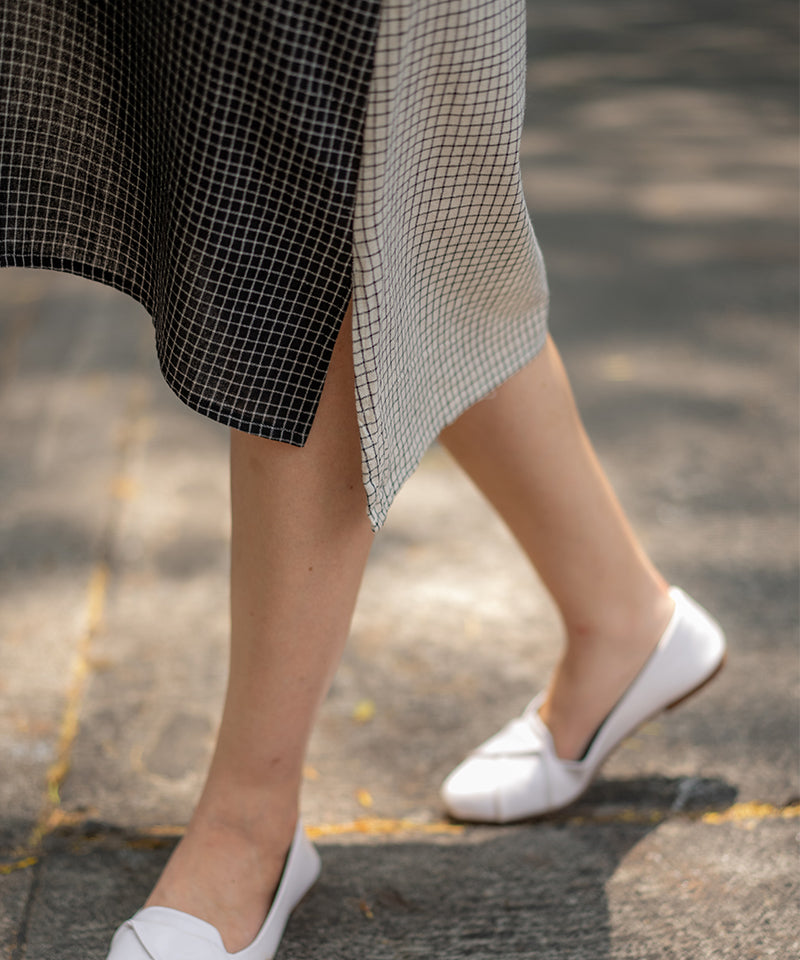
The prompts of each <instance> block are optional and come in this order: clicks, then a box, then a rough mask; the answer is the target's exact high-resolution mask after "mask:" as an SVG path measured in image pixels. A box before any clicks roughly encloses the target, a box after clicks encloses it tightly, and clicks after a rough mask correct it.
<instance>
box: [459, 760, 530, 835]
mask: <svg viewBox="0 0 800 960" xmlns="http://www.w3.org/2000/svg"><path fill="white" fill-rule="evenodd" d="M547 796H548V791H547V785H546V782H545V780H544V769H543V766H542V764H541V762H540V760H539V757H537V756H518V757H514V756H509V757H503V756H491V755H489V756H480V755H476V756H472V757H468V758H467V759H466V760H465V761H464V762H463V763H461V764H460V765H459V766H458V767H456V769H455V770H454V771H453V772H452V773H451V774H450V776H449V777H448V778H447V779H446V780H445V782H444V784H443V786H442V800H443V802H444V804H445V807H446V808H447V810H448V812H449V813H450V814H451V816H454V817H456V818H457V819H458V820H467V821H477V822H482V823H508V822H510V821H512V820H520V819H522V818H524V817H531V816H536V814H538V813H541V812H544V810H546V809H547V806H548V802H547ZM537 798H540V799H541V803H537Z"/></svg>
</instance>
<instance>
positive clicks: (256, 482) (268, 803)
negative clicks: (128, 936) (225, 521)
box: [148, 311, 372, 952]
mask: <svg viewBox="0 0 800 960" xmlns="http://www.w3.org/2000/svg"><path fill="white" fill-rule="evenodd" d="M231 504H232V542H231V657H230V676H229V680H228V691H227V696H226V701H225V709H224V713H223V718H222V725H221V728H220V731H219V737H218V741H217V746H216V751H215V753H214V757H213V761H212V763H211V767H210V771H209V774H208V779H207V782H206V785H205V788H204V790H203V793H202V796H201V798H200V801H199V804H198V806H197V809H196V810H195V813H194V815H193V817H192V820H191V822H190V824H189V826H188V829H187V831H186V834H185V836H184V838H183V839H182V840H181V842H180V844H179V845H178V847H177V848H176V850H175V852H174V853H173V855H172V857H171V859H170V861H169V863H168V864H167V867H166V869H165V870H164V873H163V874H162V876H161V878H160V880H159V881H158V883H157V885H156V887H155V889H154V891H153V893H152V894H151V896H150V899H149V900H148V905H151V906H152V905H161V906H169V907H173V908H175V909H178V910H183V911H185V912H187V913H190V914H192V915H194V916H197V917H200V918H201V919H204V920H207V921H209V922H210V923H212V924H213V925H214V926H216V927H217V929H218V930H219V931H220V933H221V934H222V937H223V940H224V942H225V946H226V949H227V950H228V951H229V952H233V951H236V950H240V949H242V948H243V947H245V946H247V945H248V944H249V943H250V942H251V941H252V940H253V937H254V936H255V934H256V933H257V932H258V929H259V927H260V926H261V924H262V923H263V921H264V917H265V916H266V913H267V909H268V907H269V905H270V902H271V898H272V895H273V893H274V890H275V887H276V885H277V882H278V879H279V875H280V872H281V868H282V866H283V861H284V858H285V856H286V852H287V850H288V847H289V844H290V841H291V838H292V834H293V831H294V826H295V823H296V817H297V808H298V798H299V791H300V782H301V778H302V769H303V758H304V754H305V749H306V744H307V741H308V738H309V735H310V733H311V728H312V724H313V720H314V716H315V713H316V711H317V708H318V706H319V704H320V701H321V700H322V698H323V697H324V695H325V692H326V690H327V688H328V685H329V683H330V681H331V679H332V677H333V674H334V671H335V669H336V665H337V664H338V661H339V657H340V654H341V651H342V648H343V646H344V642H345V639H346V636H347V632H348V627H349V624H350V618H351V615H352V611H353V607H354V604H355V600H356V594H357V592H358V587H359V583H360V581H361V575H362V571H363V569H364V565H365V563H366V559H367V554H368V553H369V548H370V544H371V541H372V534H371V531H370V527H369V523H368V520H367V515H366V502H365V495H364V489H363V484H362V481H361V450H360V444H359V437H358V427H357V423H356V414H355V400H354V384H353V366H352V347H351V334H350V312H349V311H348V315H347V317H346V318H345V322H344V324H343V326H342V332H341V333H340V335H339V339H338V342H337V344H336V349H335V350H334V354H333V359H332V361H331V366H330V370H329V373H328V378H327V381H326V384H325V389H324V392H323V395H322V400H321V403H320V407H319V411H318V413H317V416H316V419H315V421H314V425H313V428H312V430H311V434H310V437H309V439H308V442H307V444H306V446H305V447H303V448H302V449H300V448H297V447H292V446H289V445H287V444H283V443H278V442H275V441H270V440H264V439H261V438H257V437H253V436H249V435H247V434H244V433H241V432H239V431H232V432H231Z"/></svg>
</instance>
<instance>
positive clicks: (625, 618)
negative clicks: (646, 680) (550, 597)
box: [564, 578, 675, 665]
mask: <svg viewBox="0 0 800 960" xmlns="http://www.w3.org/2000/svg"><path fill="white" fill-rule="evenodd" d="M659 579H660V578H659ZM674 609H675V604H674V601H673V600H672V597H670V595H669V588H668V586H667V585H666V584H665V583H663V581H662V582H660V583H654V584H652V586H651V588H650V589H646V590H642V591H641V592H639V593H637V594H633V593H632V594H629V595H627V596H622V597H620V598H617V599H614V600H609V601H605V602H602V603H599V604H597V605H596V607H595V608H594V609H592V610H591V611H589V612H587V613H585V614H584V616H582V617H580V618H577V617H573V618H572V619H570V620H567V618H566V617H565V618H564V625H565V632H566V646H565V651H564V661H565V665H568V664H569V663H570V662H571V661H578V662H579V661H580V659H581V658H582V657H584V656H585V655H591V654H593V653H597V654H602V655H609V654H610V655H612V656H613V655H617V654H619V655H623V656H624V655H627V654H628V653H636V652H637V651H639V650H641V649H642V648H643V647H648V646H654V645H655V643H656V642H657V641H658V639H659V638H660V637H661V635H662V634H663V632H664V630H665V629H666V627H667V624H668V623H669V621H670V619H671V617H672V613H673V611H674Z"/></svg>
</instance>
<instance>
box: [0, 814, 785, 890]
mask: <svg viewBox="0 0 800 960" xmlns="http://www.w3.org/2000/svg"><path fill="white" fill-rule="evenodd" d="M799 817H800V802H795V803H790V804H787V805H786V806H784V807H776V806H775V805H774V804H771V803H762V802H759V801H757V800H751V801H748V802H745V803H734V804H732V805H731V806H730V807H728V808H727V809H725V810H719V811H716V810H712V811H706V812H705V813H698V814H697V815H692V814H691V813H687V812H685V811H681V812H670V811H669V810H636V809H634V808H628V809H626V810H620V811H616V812H615V813H612V814H608V816H604V815H601V814H598V815H597V816H587V817H570V818H569V819H568V820H567V821H566V822H567V824H568V825H569V824H574V825H580V826H583V825H591V824H593V823H594V824H610V823H643V824H658V823H661V822H663V821H666V820H693V821H695V822H701V823H704V824H708V825H710V826H716V825H718V824H723V823H734V824H737V825H740V826H743V827H745V828H746V829H753V827H754V826H755V825H756V824H757V823H761V822H763V821H765V820H789V819H796V818H799ZM67 822H68V823H69V824H70V825H72V826H73V827H79V826H80V823H81V817H80V816H79V815H76V814H65V813H63V812H62V811H60V810H58V809H51V810H49V811H48V813H47V816H46V818H44V819H43V821H42V822H41V823H40V824H37V828H36V830H35V831H34V835H33V836H32V838H31V842H30V843H29V845H28V849H27V851H18V853H17V859H16V860H12V861H11V862H8V863H0V876H4V875H8V874H10V873H13V872H14V871H15V870H26V869H28V868H29V867H32V866H34V865H35V864H36V863H38V862H39V857H38V856H37V855H36V853H35V851H36V850H37V849H38V844H39V843H40V842H41V840H42V839H43V837H44V836H46V835H47V834H48V833H49V832H51V831H52V830H55V829H56V828H57V827H59V826H60V825H61V824H63V823H67ZM469 826H470V825H469V824H463V823H451V822H449V821H444V820H437V821H434V822H432V823H422V822H420V821H419V820H409V819H406V818H402V817H401V818H396V819H393V818H384V817H361V818H359V819H357V820H346V821H344V822H342V823H317V824H308V825H307V826H306V828H305V830H306V834H307V835H308V837H309V839H311V840H320V839H323V838H325V837H341V836H357V835H362V836H388V837H391V836H402V835H408V834H417V835H419V834H424V835H439V836H460V835H461V834H463V833H464V832H465V831H466V830H467V829H468V828H469ZM185 829H186V828H185V827H184V826H181V825H177V824H156V825H154V826H152V827H149V828H146V829H144V830H141V831H140V832H139V833H137V834H136V835H135V836H131V837H129V838H128V839H127V840H125V841H124V843H125V845H126V846H128V847H136V848H148V847H152V848H156V847H160V846H162V845H163V844H164V843H165V842H168V841H169V840H171V839H175V838H176V837H180V836H182V835H183V833H184V832H185ZM34 839H35V843H34ZM103 839H104V838H103V834H102V832H101V833H99V834H96V835H95V836H93V837H92V838H91V839H88V840H87V842H88V843H91V844H96V843H102V842H103ZM73 843H74V840H73Z"/></svg>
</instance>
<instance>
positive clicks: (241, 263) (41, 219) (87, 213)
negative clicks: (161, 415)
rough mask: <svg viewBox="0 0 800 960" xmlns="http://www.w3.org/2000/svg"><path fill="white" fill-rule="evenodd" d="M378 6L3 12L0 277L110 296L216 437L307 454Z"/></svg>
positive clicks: (20, 3) (302, 2)
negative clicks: (58, 278) (72, 282)
mask: <svg viewBox="0 0 800 960" xmlns="http://www.w3.org/2000/svg"><path fill="white" fill-rule="evenodd" d="M379 7H380V3H379V0H338V2H337V0H277V2H263V0H108V2H103V0H0V32H1V39H0V43H1V44H2V47H1V48H0V49H1V51H2V52H1V53H0V83H2V91H3V101H4V103H5V110H4V116H3V123H4V128H3V134H2V145H1V146H0V149H1V150H2V156H1V157H0V217H1V218H2V238H1V245H2V246H1V249H0V264H2V265H13V266H29V267H49V268H53V269H60V270H68V271H71V272H73V273H78V274H81V275H83V276H88V277H91V278H92V279H95V280H100V281H103V282H106V283H110V284H112V285H114V286H116V287H118V288H119V289H121V290H123V291H125V292H126V293H129V294H131V295H132V296H134V297H135V298H136V299H137V300H140V301H141V302H142V303H143V304H144V306H145V307H146V308H147V310H148V311H149V312H150V314H151V315H152V317H153V321H154V324H155V328H156V344H157V349H158V354H159V359H160V362H161V365H162V369H163V372H164V376H165V378H166V380H167V382H168V383H169V384H170V386H171V387H172V388H173V390H175V392H176V393H177V394H178V396H179V397H180V398H181V399H182V400H184V401H185V402H186V403H187V404H189V405H190V406H192V407H194V408H195V409H197V410H198V411H200V412H201V413H204V414H206V415H208V416H210V417H213V418H214V419H217V420H220V421H222V422H224V423H228V424H230V425H232V426H235V427H238V428H240V429H243V430H247V431H250V432H254V433H258V434H261V435H262V436H265V437H270V438H272V439H276V440H285V441H289V442H291V443H296V444H302V443H303V442H304V440H305V437H306V435H307V433H308V430H309V428H310V425H311V421H312V419H313V416H314V412H315V410H316V405H317V402H318V399H319V395H320V392H321V389H322V384H323V382H324V378H325V373H326V371H327V366H328V361H329V359H330V353H331V350H332V346H333V341H334V339H335V336H336V333H337V331H338V327H339V324H340V322H341V319H342V316H343V315H344V311H345V308H346V306H347V302H348V299H349V296H350V292H351V264H352V215H353V202H354V193H355V186H356V178H357V173H358V165H359V159H360V150H361V136H362V127H363V120H364V114H365V110H366V104H367V97H368V91H369V77H370V71H371V67H372V58H373V53H374V43H375V36H376V30H377V18H378V12H379Z"/></svg>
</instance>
